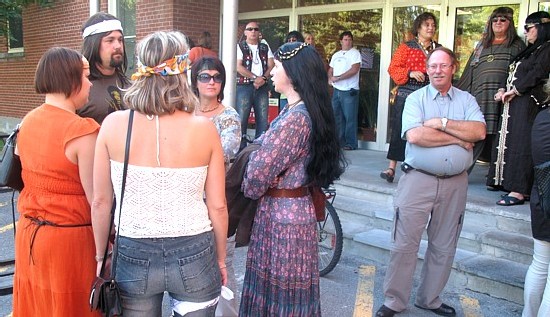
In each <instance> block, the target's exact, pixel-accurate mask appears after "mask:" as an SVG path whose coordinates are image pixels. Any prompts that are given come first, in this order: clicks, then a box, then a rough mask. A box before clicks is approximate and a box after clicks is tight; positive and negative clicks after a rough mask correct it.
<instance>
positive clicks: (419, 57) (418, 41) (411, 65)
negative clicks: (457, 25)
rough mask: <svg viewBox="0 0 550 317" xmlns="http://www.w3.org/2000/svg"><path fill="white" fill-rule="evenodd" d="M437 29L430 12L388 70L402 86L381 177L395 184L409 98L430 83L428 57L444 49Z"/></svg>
mask: <svg viewBox="0 0 550 317" xmlns="http://www.w3.org/2000/svg"><path fill="white" fill-rule="evenodd" d="M436 29H437V21H436V19H435V16H434V15H433V14H432V13H430V12H424V13H422V14H420V15H419V16H418V17H417V18H416V19H415V20H414V23H413V27H412V30H411V33H412V34H413V35H414V39H412V40H410V41H407V42H405V43H401V45H399V47H398V48H397V50H396V51H395V53H394V54H393V57H392V60H391V62H390V67H389V68H388V73H389V74H390V77H391V79H393V81H394V83H395V84H396V85H397V86H398V87H397V93H396V96H395V100H394V104H393V107H394V108H393V111H392V131H391V139H390V148H389V150H388V155H387V158H388V159H389V160H390V164H389V166H388V168H387V169H386V170H385V171H383V172H381V173H380V177H381V178H383V179H385V180H386V181H388V182H390V183H391V182H393V179H394V177H395V167H396V166H397V161H403V160H404V159H405V144H406V141H405V140H403V139H402V138H401V115H402V113H403V107H404V106H405V99H406V98H407V96H408V95H409V94H410V93H412V92H413V91H415V90H417V89H419V88H422V87H424V86H426V85H427V84H429V79H428V75H427V74H426V56H427V55H428V53H429V52H430V51H431V50H433V49H434V48H436V47H438V46H440V45H439V44H437V43H436V42H435V41H434V40H433V36H434V35H435V31H436Z"/></svg>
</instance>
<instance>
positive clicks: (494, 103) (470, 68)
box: [457, 7, 525, 191]
mask: <svg viewBox="0 0 550 317" xmlns="http://www.w3.org/2000/svg"><path fill="white" fill-rule="evenodd" d="M523 49H525V44H524V43H523V41H522V40H521V38H520V37H519V36H518V34H517V31H516V27H515V23H514V10H512V9H511V8H508V7H498V8H496V9H495V10H494V11H493V12H492V13H491V15H490V16H489V19H488V20H487V23H486V25H485V32H484V33H483V35H482V38H481V40H480V41H479V42H478V44H477V45H476V47H475V49H474V51H473V52H472V55H471V56H470V59H469V60H468V63H467V64H466V68H465V69H464V72H463V73H462V76H461V77H460V81H459V82H458V84H457V87H458V88H460V89H462V90H465V91H468V92H469V93H471V94H472V95H473V96H474V97H476V100H477V103H478V104H479V106H480V107H481V111H482V112H483V116H484V117H485V122H486V123H487V125H486V133H487V137H486V138H485V140H483V141H479V142H478V143H476V146H475V147H474V160H473V162H474V164H475V162H476V160H477V159H478V157H480V155H481V157H483V158H486V159H487V160H490V159H491V149H492V148H493V146H494V142H496V141H497V136H498V124H499V121H500V115H501V114H502V103H501V102H500V100H495V99H494V98H493V96H494V95H495V93H496V92H497V91H498V89H499V88H500V87H504V86H505V84H506V77H507V76H508V65H509V64H510V60H511V59H512V57H514V56H516V55H517V54H518V53H519V52H521V51H522V50H523ZM482 153H486V154H485V155H482ZM493 162H494V161H493ZM472 166H473V165H472ZM498 189H499V188H498V187H494V186H491V185H489V186H487V190H491V191H492V190H498Z"/></svg>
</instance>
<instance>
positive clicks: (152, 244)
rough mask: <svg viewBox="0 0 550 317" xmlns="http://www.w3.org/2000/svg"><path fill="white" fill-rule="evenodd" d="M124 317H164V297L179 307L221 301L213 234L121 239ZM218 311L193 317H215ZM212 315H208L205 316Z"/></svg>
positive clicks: (119, 262)
mask: <svg viewBox="0 0 550 317" xmlns="http://www.w3.org/2000/svg"><path fill="white" fill-rule="evenodd" d="M116 280H117V282H118V285H119V287H120V293H121V297H122V308H123V313H124V317H128V316H129V317H137V316H139V317H142V316H143V317H148V316H162V298H163V296H164V292H165V291H166V292H168V293H169V295H170V296H172V297H173V298H175V299H177V300H180V301H189V302H205V301H209V300H212V299H214V298H216V297H217V296H219V295H220V292H221V274H220V269H219V266H218V262H217V256H216V246H215V244H214V234H213V233H212V231H209V232H205V233H201V234H198V235H195V236H188V237H176V238H149V239H134V238H127V237H120V238H119V244H118V258H117V263H116ZM214 310H215V307H213V308H209V309H204V310H201V311H197V312H196V313H197V314H193V316H214V314H213V313H214ZM207 311H208V312H207Z"/></svg>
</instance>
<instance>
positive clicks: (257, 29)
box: [245, 28, 260, 32]
mask: <svg viewBox="0 0 550 317" xmlns="http://www.w3.org/2000/svg"><path fill="white" fill-rule="evenodd" d="M245 30H247V31H256V32H258V31H259V30H260V28H246V29H245Z"/></svg>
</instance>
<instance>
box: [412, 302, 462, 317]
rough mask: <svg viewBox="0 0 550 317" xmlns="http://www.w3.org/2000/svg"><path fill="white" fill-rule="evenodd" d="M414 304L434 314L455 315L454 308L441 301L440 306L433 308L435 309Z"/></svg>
mask: <svg viewBox="0 0 550 317" xmlns="http://www.w3.org/2000/svg"><path fill="white" fill-rule="evenodd" d="M414 306H416V307H418V308H420V309H425V310H431V311H432V312H433V313H434V314H437V315H439V316H456V311H455V309H454V308H452V307H451V306H449V305H447V304H444V303H442V304H441V306H439V308H435V309H429V308H424V307H420V306H418V305H417V304H414Z"/></svg>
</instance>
